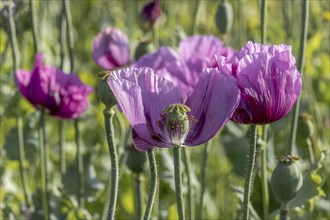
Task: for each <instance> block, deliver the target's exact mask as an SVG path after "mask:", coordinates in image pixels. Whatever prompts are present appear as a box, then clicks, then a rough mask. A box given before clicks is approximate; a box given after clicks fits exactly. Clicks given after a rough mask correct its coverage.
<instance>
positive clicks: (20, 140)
mask: <svg viewBox="0 0 330 220" xmlns="http://www.w3.org/2000/svg"><path fill="white" fill-rule="evenodd" d="M17 134H18V151H19V173H20V177H21V181H22V188H23V193H24V201H25V204H26V206H27V208H29V207H30V202H29V196H28V193H27V176H26V172H25V169H24V162H25V152H24V148H25V146H24V137H23V121H22V118H21V117H19V116H18V117H17Z"/></svg>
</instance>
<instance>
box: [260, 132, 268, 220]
mask: <svg viewBox="0 0 330 220" xmlns="http://www.w3.org/2000/svg"><path fill="white" fill-rule="evenodd" d="M267 130H268V125H264V126H263V137H262V139H263V141H264V146H262V147H261V190H262V210H263V219H268V212H269V193H268V192H269V190H268V177H267Z"/></svg>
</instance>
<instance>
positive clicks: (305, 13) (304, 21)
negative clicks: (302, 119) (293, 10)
mask: <svg viewBox="0 0 330 220" xmlns="http://www.w3.org/2000/svg"><path fill="white" fill-rule="evenodd" d="M308 18H309V0H304V1H303V7H302V14H301V33H300V47H299V57H298V61H297V68H298V71H299V72H300V74H301V75H303V68H304V60H305V49H306V45H307V30H308ZM300 97H301V96H299V97H298V99H297V102H296V104H295V105H294V107H293V109H292V112H293V115H292V121H291V131H290V139H289V146H288V153H287V154H288V155H292V151H293V147H294V145H295V143H296V135H297V125H298V116H299V109H300Z"/></svg>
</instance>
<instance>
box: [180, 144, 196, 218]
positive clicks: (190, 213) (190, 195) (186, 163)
mask: <svg viewBox="0 0 330 220" xmlns="http://www.w3.org/2000/svg"><path fill="white" fill-rule="evenodd" d="M182 150H183V163H184V166H185V171H186V175H187V187H188V218H189V219H194V218H195V216H194V212H195V208H194V198H193V189H192V174H191V172H192V170H191V163H190V155H189V152H187V151H188V150H189V149H187V148H185V149H182Z"/></svg>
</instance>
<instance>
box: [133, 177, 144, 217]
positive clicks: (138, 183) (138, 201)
mask: <svg viewBox="0 0 330 220" xmlns="http://www.w3.org/2000/svg"><path fill="white" fill-rule="evenodd" d="M133 178H134V188H135V209H136V216H137V219H142V204H143V187H142V181H143V177H142V176H141V174H136V175H134V177H133Z"/></svg>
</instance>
